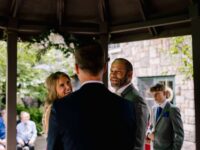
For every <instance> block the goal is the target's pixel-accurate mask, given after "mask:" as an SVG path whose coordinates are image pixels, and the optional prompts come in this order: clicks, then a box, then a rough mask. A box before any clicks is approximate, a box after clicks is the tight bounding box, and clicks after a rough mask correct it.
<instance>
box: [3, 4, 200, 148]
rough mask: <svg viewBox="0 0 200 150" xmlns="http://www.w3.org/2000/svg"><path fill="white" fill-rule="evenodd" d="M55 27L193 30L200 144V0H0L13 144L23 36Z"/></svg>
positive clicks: (111, 33) (147, 35) (119, 37)
mask: <svg viewBox="0 0 200 150" xmlns="http://www.w3.org/2000/svg"><path fill="white" fill-rule="evenodd" d="M50 29H55V30H56V31H58V32H60V33H62V35H66V36H67V35H73V36H77V37H89V36H92V37H94V36H95V37H99V39H100V40H101V42H102V45H103V47H104V49H105V50H107V46H108V44H109V43H117V42H127V41H134V40H144V39H151V38H159V37H169V36H176V35H185V34H191V35H192V39H193V41H192V47H193V64H194V91H195V92H194V98H195V116H196V117H195V123H196V149H197V150H200V134H199V133H200V109H199V108H200V78H199V74H200V63H199V58H200V44H199V43H200V0H0V39H1V38H3V37H4V35H5V34H4V32H6V33H7V36H6V38H7V43H8V46H7V52H8V55H7V56H8V59H7V61H8V63H7V70H8V74H7V112H8V117H7V119H8V121H7V124H8V126H7V139H8V141H7V149H8V150H14V149H15V144H16V137H15V135H16V128H15V126H13V124H15V123H16V120H15V117H16V112H15V109H16V101H15V100H16V76H17V74H16V72H17V71H16V68H17V63H16V62H17V38H18V37H20V38H21V39H22V40H29V39H30V38H31V37H32V36H38V35H40V34H41V33H43V32H46V31H49V30H50Z"/></svg>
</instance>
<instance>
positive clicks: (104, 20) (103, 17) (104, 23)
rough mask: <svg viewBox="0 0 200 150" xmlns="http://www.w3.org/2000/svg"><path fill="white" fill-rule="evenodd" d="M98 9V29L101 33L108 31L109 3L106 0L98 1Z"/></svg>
mask: <svg viewBox="0 0 200 150" xmlns="http://www.w3.org/2000/svg"><path fill="white" fill-rule="evenodd" d="M98 10H99V14H98V16H99V31H100V32H101V33H104V34H107V33H108V23H109V18H110V14H109V3H108V1H107V0H99V1H98Z"/></svg>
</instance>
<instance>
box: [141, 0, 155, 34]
mask: <svg viewBox="0 0 200 150" xmlns="http://www.w3.org/2000/svg"><path fill="white" fill-rule="evenodd" d="M137 2H138V5H139V9H140V13H141V14H142V18H143V20H144V21H146V20H147V18H148V17H147V13H146V12H147V7H146V5H145V1H144V0H137ZM148 31H149V32H150V34H151V35H158V32H157V30H156V28H155V27H149V28H148Z"/></svg>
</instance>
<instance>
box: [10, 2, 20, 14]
mask: <svg viewBox="0 0 200 150" xmlns="http://www.w3.org/2000/svg"><path fill="white" fill-rule="evenodd" d="M21 3H22V0H12V1H11V4H10V15H11V17H12V18H16V17H17V14H18V12H19V8H20V6H21Z"/></svg>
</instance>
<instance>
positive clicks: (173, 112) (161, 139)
mask: <svg viewBox="0 0 200 150" xmlns="http://www.w3.org/2000/svg"><path fill="white" fill-rule="evenodd" d="M156 110H157V107H153V109H152V117H151V125H150V128H149V130H148V131H147V132H148V133H152V132H153V133H154V135H155V137H154V138H155V139H154V141H153V147H154V150H181V147H182V144H183V139H184V131H183V123H182V120H181V114H180V110H179V108H177V107H176V106H174V105H173V104H171V103H170V102H167V103H166V105H165V107H164V109H163V110H162V112H161V115H160V117H159V118H158V120H157V121H156Z"/></svg>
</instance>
